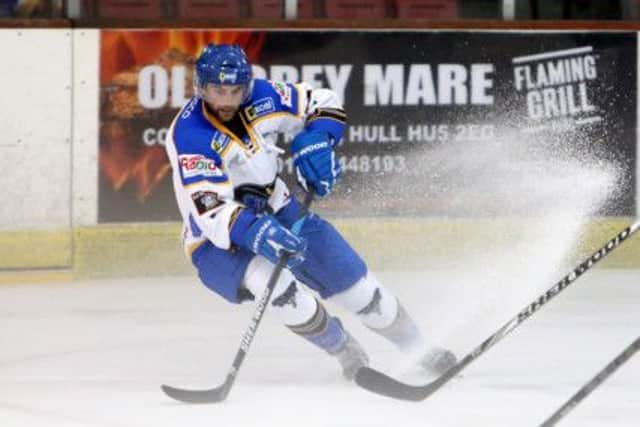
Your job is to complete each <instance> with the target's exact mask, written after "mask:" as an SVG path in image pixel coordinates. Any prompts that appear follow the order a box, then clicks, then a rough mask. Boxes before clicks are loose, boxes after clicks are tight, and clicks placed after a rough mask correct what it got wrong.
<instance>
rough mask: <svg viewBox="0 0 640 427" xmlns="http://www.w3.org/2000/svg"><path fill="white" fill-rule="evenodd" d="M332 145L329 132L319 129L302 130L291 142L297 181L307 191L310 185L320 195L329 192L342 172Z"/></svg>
mask: <svg viewBox="0 0 640 427" xmlns="http://www.w3.org/2000/svg"><path fill="white" fill-rule="evenodd" d="M334 145H335V140H333V138H332V137H331V136H330V135H329V133H327V132H321V131H302V132H300V133H299V134H298V135H297V136H296V137H295V138H294V139H293V142H292V143H291V153H292V154H293V165H294V167H295V168H296V175H297V177H298V182H299V183H300V185H301V186H302V187H303V188H304V189H305V190H307V191H309V186H311V187H312V188H313V190H314V191H315V193H316V194H317V195H318V196H320V197H324V196H326V195H328V194H329V193H331V190H333V186H334V185H335V183H336V181H337V180H338V178H339V177H340V175H341V174H342V167H341V166H340V162H339V161H338V160H337V159H336V155H335V152H334V151H333V146H334Z"/></svg>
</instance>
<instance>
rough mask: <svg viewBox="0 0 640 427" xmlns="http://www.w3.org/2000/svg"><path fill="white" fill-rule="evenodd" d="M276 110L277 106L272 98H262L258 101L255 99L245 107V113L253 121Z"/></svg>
mask: <svg viewBox="0 0 640 427" xmlns="http://www.w3.org/2000/svg"><path fill="white" fill-rule="evenodd" d="M275 111H276V106H275V103H274V102H273V99H272V98H260V99H258V100H256V101H253V102H252V103H251V105H249V106H248V107H246V108H245V109H244V113H245V114H246V115H247V118H248V119H249V120H251V121H253V120H255V119H257V118H258V117H261V116H264V115H266V114H269V113H273V112H275Z"/></svg>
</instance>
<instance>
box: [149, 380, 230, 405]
mask: <svg viewBox="0 0 640 427" xmlns="http://www.w3.org/2000/svg"><path fill="white" fill-rule="evenodd" d="M162 391H164V393H165V394H166V395H167V396H169V397H171V398H172V399H175V400H178V401H180V402H183V403H217V402H222V401H223V400H225V399H226V398H227V395H228V394H229V387H226V384H224V385H222V386H220V387H217V388H212V389H208V390H185V389H181V388H175V387H171V386H168V385H164V384H163V385H162Z"/></svg>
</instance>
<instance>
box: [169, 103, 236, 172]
mask: <svg viewBox="0 0 640 427" xmlns="http://www.w3.org/2000/svg"><path fill="white" fill-rule="evenodd" d="M228 139H229V137H228V136H226V135H225V134H224V133H222V132H220V131H219V130H218V129H216V128H215V127H214V126H213V124H212V123H211V122H209V121H208V120H207V119H206V117H204V112H203V111H202V100H200V99H199V98H193V99H192V100H191V101H189V103H188V104H187V105H185V106H184V108H183V109H182V110H180V113H178V118H177V120H176V123H175V125H174V128H173V141H174V143H175V147H176V151H177V155H178V159H177V160H178V165H179V167H180V175H181V177H182V182H183V183H184V184H192V183H195V182H199V181H202V180H207V181H211V182H214V183H219V182H226V181H227V180H228V177H227V175H226V174H225V173H224V172H223V165H222V158H221V157H220V154H219V152H220V150H221V149H223V148H224V147H222V145H224V146H226V145H228V144H229V141H228ZM218 146H221V147H220V149H218Z"/></svg>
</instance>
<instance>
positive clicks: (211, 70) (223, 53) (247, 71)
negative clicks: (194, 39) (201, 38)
mask: <svg viewBox="0 0 640 427" xmlns="http://www.w3.org/2000/svg"><path fill="white" fill-rule="evenodd" d="M194 83H195V86H196V89H198V90H201V89H203V88H204V87H205V86H206V85H207V84H208V83H212V84H216V85H241V86H245V87H246V89H245V90H246V94H245V98H246V97H248V96H249V94H250V93H251V89H252V86H253V72H252V71H251V64H250V63H249V58H247V55H246V54H245V53H244V50H242V48H241V47H240V46H238V45H237V44H218V45H216V44H208V45H207V46H205V48H204V49H203V50H202V53H201V54H200V56H199V57H198V59H197V61H196V72H195V82H194Z"/></svg>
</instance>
